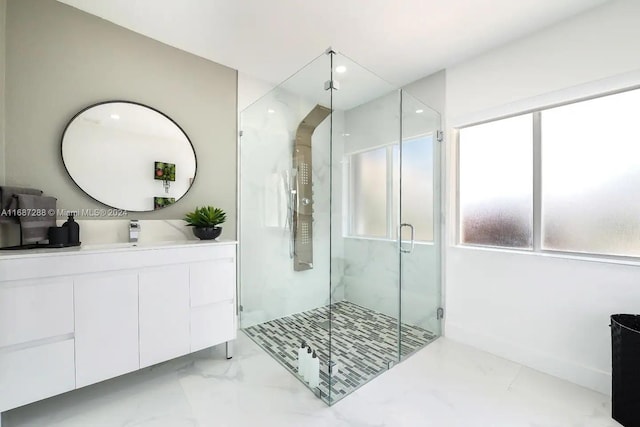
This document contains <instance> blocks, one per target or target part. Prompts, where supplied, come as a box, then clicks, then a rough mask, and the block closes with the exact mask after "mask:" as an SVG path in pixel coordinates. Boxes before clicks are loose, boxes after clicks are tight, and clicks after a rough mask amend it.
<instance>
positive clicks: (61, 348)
mask: <svg viewBox="0 0 640 427" xmlns="http://www.w3.org/2000/svg"><path fill="white" fill-rule="evenodd" d="M235 272H236V246H235V242H184V243H172V244H164V245H162V244H157V245H153V246H144V245H141V246H137V247H133V246H120V247H108V246H105V247H101V248H89V247H80V248H68V249H61V250H60V249H58V250H51V249H50V250H38V251H36V252H22V251H21V252H19V253H17V252H15V251H12V252H9V251H0V412H2V411H6V410H8V409H12V408H15V407H18V406H22V405H25V404H27V403H31V402H34V401H37V400H40V399H44V398H47V397H50V396H54V395H56V394H60V393H64V392H66V391H70V390H73V389H75V388H80V387H84V386H86V385H89V384H94V383H96V382H99V381H103V380H106V379H109V378H113V377H116V376H118V375H122V374H126V373H128V372H132V371H135V370H137V369H140V368H144V367H147V366H150V365H153V364H156V363H159V362H163V361H166V360H169V359H172V358H174V357H178V356H181V355H184V354H187V353H190V352H193V351H197V350H201V349H204V348H207V347H212V346H214V345H217V344H221V343H224V342H227V343H228V342H229V341H231V340H233V339H235V337H236V310H235V306H236V302H235V301H236V284H235V282H236V281H235ZM0 423H1V419H0Z"/></svg>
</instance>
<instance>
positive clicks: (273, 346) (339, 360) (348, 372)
mask: <svg viewBox="0 0 640 427" xmlns="http://www.w3.org/2000/svg"><path fill="white" fill-rule="evenodd" d="M329 316H331V322H329ZM244 332H245V333H246V334H247V335H248V336H249V337H251V338H252V339H253V340H254V341H255V342H256V343H257V344H258V345H260V347H262V348H263V349H264V350H265V351H266V352H267V353H269V354H270V355H271V356H272V357H274V358H275V359H276V360H277V361H278V362H280V364H282V365H283V366H284V367H285V368H287V369H288V370H289V371H290V372H291V373H292V374H294V375H296V376H298V372H297V366H298V363H297V356H298V348H299V347H300V344H301V342H302V341H305V342H306V343H307V344H308V345H310V346H311V348H312V349H314V350H315V351H316V354H317V355H318V357H319V358H320V385H319V386H318V388H317V389H315V390H313V391H314V392H315V393H316V394H318V395H319V396H320V397H321V398H322V400H324V401H325V402H326V403H328V404H333V403H335V402H337V401H338V400H340V399H342V398H343V397H345V396H346V395H348V394H350V393H351V392H353V391H354V390H356V389H357V388H358V387H360V386H362V385H363V384H365V383H367V382H368V381H370V380H372V379H373V378H375V377H376V376H377V375H379V374H381V373H382V372H384V371H386V370H387V369H389V368H390V367H391V366H392V365H393V364H395V363H397V362H398V358H399V354H398V353H399V350H400V353H401V354H402V357H403V358H404V357H405V356H408V355H409V354H411V353H413V352H414V351H416V350H419V349H420V348H422V347H423V346H425V345H427V344H429V343H430V342H431V341H433V340H435V339H436V338H437V336H436V335H435V334H433V333H431V332H429V331H427V330H425V329H422V328H419V327H416V326H411V325H407V324H404V323H403V324H402V335H401V336H402V339H401V345H400V346H399V345H398V321H397V319H395V318H393V317H391V316H387V315H385V314H382V313H378V312H376V311H373V310H370V309H368V308H365V307H361V306H359V305H356V304H353V303H351V302H348V301H341V302H337V303H334V304H332V305H331V306H330V308H329V306H326V307H320V308H316V309H313V310H309V311H306V312H303V313H298V314H293V315H291V316H286V317H283V318H280V319H275V320H271V321H269V322H265V323H262V324H259V325H255V326H251V327H249V328H246V329H244ZM399 347H400V348H399ZM329 354H331V362H332V363H331V364H332V366H333V369H332V373H331V374H329Z"/></svg>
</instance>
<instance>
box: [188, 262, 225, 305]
mask: <svg viewBox="0 0 640 427" xmlns="http://www.w3.org/2000/svg"><path fill="white" fill-rule="evenodd" d="M189 284H190V288H191V289H190V293H191V307H198V306H202V305H207V304H212V303H215V302H219V301H224V300H229V299H233V298H234V296H235V293H236V264H235V262H234V258H222V259H218V260H215V261H205V262H197V263H193V264H191V265H190V266H189Z"/></svg>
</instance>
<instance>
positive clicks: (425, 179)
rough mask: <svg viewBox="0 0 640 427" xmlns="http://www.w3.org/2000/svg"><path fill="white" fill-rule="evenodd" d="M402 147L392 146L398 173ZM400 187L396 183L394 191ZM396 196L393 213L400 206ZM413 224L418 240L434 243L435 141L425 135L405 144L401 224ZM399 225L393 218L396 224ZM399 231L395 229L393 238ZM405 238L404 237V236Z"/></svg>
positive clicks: (395, 195) (396, 195) (403, 144)
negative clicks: (399, 153)
mask: <svg viewBox="0 0 640 427" xmlns="http://www.w3.org/2000/svg"><path fill="white" fill-rule="evenodd" d="M398 152H399V148H398V146H397V145H395V146H394V147H393V166H394V171H396V170H399V169H398V168H399V167H400V165H399V162H398ZM398 188H400V186H399V185H398V184H397V183H396V182H394V185H393V189H394V190H395V189H398ZM396 193H398V191H396V192H395V193H394V200H393V202H394V212H396V209H395V207H396V206H398V199H399V197H398V194H396ZM401 222H403V223H409V224H412V225H413V227H414V229H415V236H414V238H415V240H418V241H423V242H431V241H433V138H432V137H431V136H424V137H420V138H414V139H408V140H405V141H404V142H403V143H402V221H401ZM395 223H397V221H395V218H394V224H395ZM395 237H396V232H395V230H394V238H395ZM403 238H404V236H403Z"/></svg>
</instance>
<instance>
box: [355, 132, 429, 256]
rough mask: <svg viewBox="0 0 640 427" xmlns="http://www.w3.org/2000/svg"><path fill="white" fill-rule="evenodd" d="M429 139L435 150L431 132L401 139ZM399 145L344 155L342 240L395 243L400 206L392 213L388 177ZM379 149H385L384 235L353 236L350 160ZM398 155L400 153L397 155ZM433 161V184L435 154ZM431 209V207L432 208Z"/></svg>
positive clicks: (391, 171)
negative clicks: (355, 156)
mask: <svg viewBox="0 0 640 427" xmlns="http://www.w3.org/2000/svg"><path fill="white" fill-rule="evenodd" d="M428 137H431V139H432V144H433V148H432V149H434V148H435V142H436V140H435V133H433V132H427V133H424V134H418V135H414V136H411V137H407V138H403V143H404V142H408V141H413V140H417V139H421V138H428ZM399 145H400V144H399V143H398V142H397V141H394V142H390V143H387V144H382V145H376V146H371V147H367V148H363V149H360V150H356V151H351V152H349V153H345V154H344V161H343V175H342V176H344V177H347V179H346V180H344V182H343V191H342V194H343V198H342V206H343V208H342V224H343V227H342V237H344V238H349V239H365V240H380V241H387V242H396V241H397V240H398V236H397V234H396V236H395V237H394V233H398V232H399V230H396V228H397V227H398V226H399V223H400V206H398V212H394V209H393V199H394V195H395V189H394V186H393V179H389V177H393V173H394V170H393V149H394V147H399ZM381 148H385V151H386V152H385V154H386V156H385V157H386V174H387V179H386V192H387V197H386V219H387V221H386V222H387V227H386V234H385V236H383V237H381V236H360V235H356V234H353V230H354V229H355V227H354V217H353V215H352V212H353V200H354V198H353V197H352V195H353V194H354V193H355V190H354V188H353V186H354V182H355V180H354V179H353V168H352V167H351V158H352V157H353V156H354V155H357V154H361V153H367V152H370V151H375V150H379V149H381ZM399 155H400V153H399ZM433 161H434V166H433V167H434V170H433V175H434V176H433V182H434V184H435V182H436V176H435V174H436V171H435V162H436V154H435V152H434V153H433ZM435 202H436V201H435V193H434V200H433V203H434V204H435ZM432 209H433V206H432ZM394 218H397V219H398V221H397V222H398V224H396V223H394ZM435 226H436V224H435V223H434V224H432V227H434V230H435ZM434 238H435V231H434ZM415 244H428V245H433V244H434V242H433V240H416V241H415Z"/></svg>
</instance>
